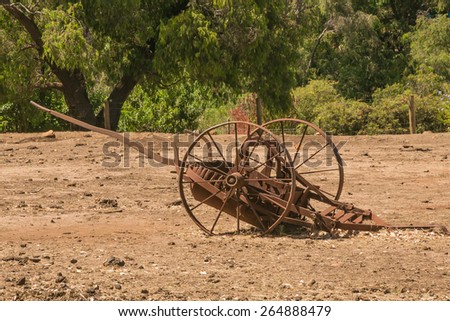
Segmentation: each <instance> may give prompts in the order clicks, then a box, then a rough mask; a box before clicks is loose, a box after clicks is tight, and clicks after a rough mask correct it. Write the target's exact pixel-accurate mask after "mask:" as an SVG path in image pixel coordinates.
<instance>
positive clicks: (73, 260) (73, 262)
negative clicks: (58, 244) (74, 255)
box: [70, 259, 78, 264]
mask: <svg viewBox="0 0 450 321" xmlns="http://www.w3.org/2000/svg"><path fill="white" fill-rule="evenodd" d="M77 262H78V260H77V259H72V260H70V263H72V264H75V263H77Z"/></svg>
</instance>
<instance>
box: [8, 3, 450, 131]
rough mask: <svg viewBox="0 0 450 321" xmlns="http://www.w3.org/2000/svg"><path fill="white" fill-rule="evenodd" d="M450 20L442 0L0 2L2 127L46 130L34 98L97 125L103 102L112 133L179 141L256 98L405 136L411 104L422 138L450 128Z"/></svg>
mask: <svg viewBox="0 0 450 321" xmlns="http://www.w3.org/2000/svg"><path fill="white" fill-rule="evenodd" d="M448 12H450V4H449V2H448V0H412V1H401V0H371V1H362V0H333V1H332V0H319V1H315V0H301V1H300V0H299V1H285V0H274V1H268V0H254V1H252V0H226V1H223V0H191V1H188V0H168V1H163V0H124V1H107V0H92V1H91V0H89V1H88V0H77V1H73V0H70V1H68V0H41V1H32V0H20V1H15V2H12V1H11V0H0V42H1V43H2V46H0V126H1V127H0V130H37V129H44V128H47V127H48V126H49V125H52V126H55V124H51V123H49V122H48V121H49V118H46V117H44V116H42V115H41V114H40V113H37V112H35V111H34V110H32V109H31V108H30V107H29V106H28V101H29V100H30V99H37V100H38V101H40V102H41V103H45V104H48V105H49V106H50V107H51V108H54V109H58V110H67V112H68V113H70V114H71V115H73V116H75V117H77V118H80V119H82V120H85V121H88V122H90V123H95V124H100V125H101V123H102V108H103V106H104V103H105V101H106V100H108V101H109V105H110V106H111V115H112V125H113V129H116V128H119V127H118V126H119V125H120V129H121V130H156V131H175V132H177V131H182V130H183V129H184V128H190V129H195V127H199V128H204V127H205V126H207V124H211V125H212V122H214V121H215V120H217V121H218V122H220V121H224V120H226V119H228V117H231V116H232V115H231V114H230V113H232V111H233V110H234V111H235V112H236V111H237V110H240V112H245V113H254V108H253V107H254V106H253V105H252V108H247V109H245V108H244V109H242V108H240V106H241V104H242V103H241V102H238V103H237V104H238V105H237V106H233V104H235V102H236V101H237V100H236V97H258V101H260V100H259V99H262V100H263V101H264V105H265V116H266V119H270V118H275V117H280V116H281V117H289V116H297V117H299V118H303V119H306V120H310V121H313V122H316V123H318V124H320V125H321V126H323V127H324V128H325V129H326V130H330V131H333V132H335V133H341V134H357V133H368V134H371V133H383V132H386V133H403V132H406V131H407V128H408V124H407V121H408V118H407V117H408V115H407V111H408V101H409V99H410V96H411V95H414V96H415V102H416V106H417V117H418V126H419V131H422V130H433V131H438V130H439V131H444V130H448V128H449V125H450V117H449V115H450V103H449V95H450V93H449V79H450V58H449V57H450V55H449V54H448V53H449V52H450V47H449V41H448V39H449V38H450V37H449V36H450V18H448V17H447V13H448ZM293 88H296V89H295V90H293ZM225 100H228V101H225ZM239 108H240V109H239ZM121 115H122V118H121V120H120V123H119V118H120V116H121ZM230 115H231V116H230ZM241 116H242V117H243V115H240V116H239V117H241ZM244 116H245V117H248V118H249V119H254V116H253V115H244Z"/></svg>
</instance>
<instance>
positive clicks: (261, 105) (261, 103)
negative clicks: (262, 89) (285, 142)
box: [256, 96, 263, 125]
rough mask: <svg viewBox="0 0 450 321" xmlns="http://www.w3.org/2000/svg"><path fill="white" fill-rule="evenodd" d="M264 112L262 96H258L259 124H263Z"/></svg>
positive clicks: (257, 114) (257, 116) (257, 112)
mask: <svg viewBox="0 0 450 321" xmlns="http://www.w3.org/2000/svg"><path fill="white" fill-rule="evenodd" d="M262 114H263V101H262V98H261V97H259V96H257V97H256V123H257V124H258V125H261V124H262Z"/></svg>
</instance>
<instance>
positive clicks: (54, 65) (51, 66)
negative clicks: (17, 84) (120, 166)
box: [0, 0, 188, 129]
mask: <svg viewBox="0 0 450 321" xmlns="http://www.w3.org/2000/svg"><path fill="white" fill-rule="evenodd" d="M0 5H1V6H2V8H3V9H4V10H1V13H0V14H2V19H1V20H2V23H6V24H11V21H6V19H5V17H4V15H5V12H7V13H8V14H9V15H10V17H11V18H12V19H14V23H15V25H14V28H10V31H12V30H13V29H14V31H16V32H15V33H14V35H10V37H16V38H18V39H21V40H22V41H21V42H19V45H20V44H26V46H25V47H23V48H20V49H19V50H27V48H29V49H32V50H33V52H32V57H33V58H32V59H30V60H29V61H33V62H36V64H35V65H34V66H30V68H29V70H28V72H29V73H30V74H37V75H38V81H36V82H35V83H34V85H36V87H38V88H41V89H55V90H59V91H61V92H62V93H63V95H64V99H65V101H66V103H67V105H68V107H69V113H70V114H71V115H72V116H74V117H76V118H78V119H81V120H83V121H86V122H88V123H90V124H98V123H99V122H100V121H101V113H99V114H98V115H99V116H98V117H96V116H95V111H98V109H99V106H94V101H95V99H93V96H96V95H97V96H98V95H100V96H104V98H105V99H108V100H109V103H110V106H111V127H112V128H113V129H116V128H117V124H118V120H119V117H120V110H121V107H122V105H123V103H124V101H125V100H126V99H127V97H128V95H129V94H130V92H131V91H132V90H133V88H134V87H135V86H136V84H137V83H138V82H139V80H140V79H141V78H142V77H144V75H148V74H151V70H149V68H150V66H152V60H153V57H154V53H155V47H156V42H157V39H158V27H159V24H160V22H161V21H164V20H167V19H170V18H171V17H173V16H176V15H178V14H180V13H181V12H182V11H183V10H186V8H187V6H188V1H144V0H143V1H131V0H130V1H117V2H114V3H111V2H110V1H103V0H97V1H53V0H47V1H39V2H34V1H26V0H24V1H21V2H14V3H12V2H10V1H9V0H1V1H0ZM5 21H6V22H5ZM18 25H20V27H21V30H19V28H18ZM15 63H16V64H15V65H16V66H22V65H21V63H20V61H15ZM33 67H34V68H33Z"/></svg>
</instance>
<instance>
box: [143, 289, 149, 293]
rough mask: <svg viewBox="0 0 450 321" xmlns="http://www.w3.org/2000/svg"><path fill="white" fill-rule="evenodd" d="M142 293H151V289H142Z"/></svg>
mask: <svg viewBox="0 0 450 321" xmlns="http://www.w3.org/2000/svg"><path fill="white" fill-rule="evenodd" d="M141 293H142V294H149V291H148V290H147V289H142V290H141Z"/></svg>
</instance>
